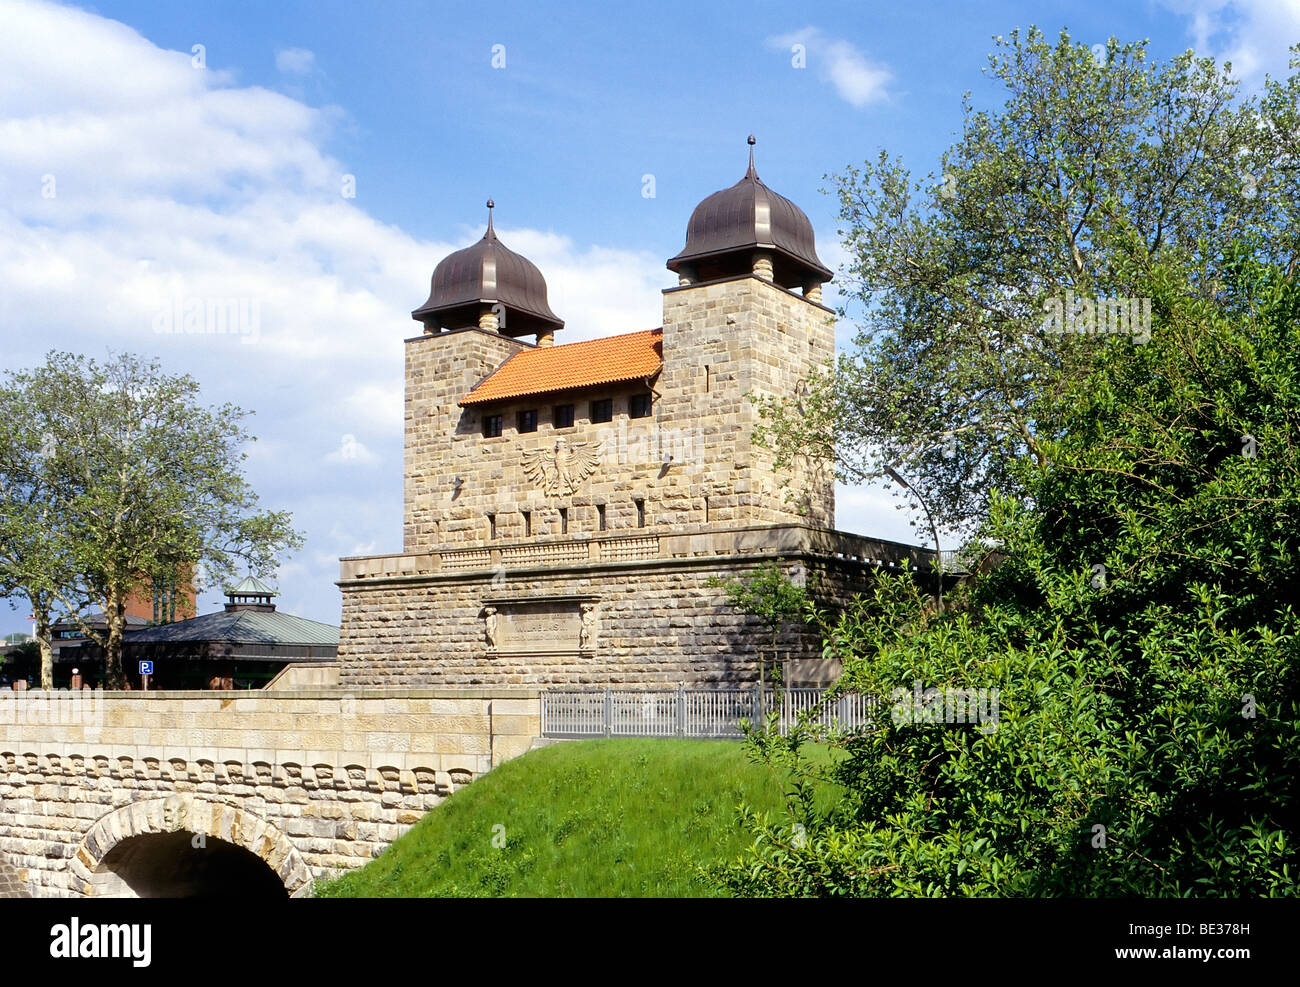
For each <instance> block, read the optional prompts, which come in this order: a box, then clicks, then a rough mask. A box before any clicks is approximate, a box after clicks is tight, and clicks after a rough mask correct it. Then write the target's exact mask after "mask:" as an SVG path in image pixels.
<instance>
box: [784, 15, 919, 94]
mask: <svg viewBox="0 0 1300 987" xmlns="http://www.w3.org/2000/svg"><path fill="white" fill-rule="evenodd" d="M767 43H768V45H769V46H770V47H772V48H784V49H787V50H789V49H791V48H792V47H793V46H794V45H803V46H804V50H805V52H806V55H807V64H808V66H809V67H811V68H814V69H815V70H816V72H817V75H818V78H820V79H822V80H823V81H825V82H829V83H830V84H831V85H833V86H834V87H835V91H836V92H837V93H839V95H840V98H841V99H843V100H844V101H845V102H847V103H849V104H851V105H852V106H856V107H858V108H859V109H860V108H862V107H864V106H868V105H870V104H871V103H877V102H881V101H883V100H885V99H888V97H889V93H888V91H887V86H888V85H889V83H890V82H891V81H892V80H893V78H894V76H893V73H892V72H890V71H889V69H888V68H887V67H886V66H884V65H878V64H876V63H874V62H872V61H871V60H870V59H868V58H867V56H866V55H864V54H863V53H862V52H861V51H859V50H858V48H857V47H856V46H855V45H853V44H852V43H851V42H849V41H844V40H843V39H840V38H832V37H830V36H828V35H827V34H826V33H825V32H824V31H822V30H821V29H819V28H815V27H805V28H801V29H800V30H798V31H794V32H792V33H790V34H783V35H779V36H777V37H774V38H769V39H768V42H767Z"/></svg>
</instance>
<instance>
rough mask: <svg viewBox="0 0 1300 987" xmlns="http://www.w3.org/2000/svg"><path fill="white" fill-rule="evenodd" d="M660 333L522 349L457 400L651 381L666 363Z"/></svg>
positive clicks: (480, 400) (497, 398)
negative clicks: (648, 379)
mask: <svg viewBox="0 0 1300 987" xmlns="http://www.w3.org/2000/svg"><path fill="white" fill-rule="evenodd" d="M663 339H664V331H663V330H662V329H647V330H645V331H643V332H629V333H625V334H623V335H621V336H606V337H605V338H604V339H591V340H587V341H586V342H582V343H564V344H563V345H561V346H540V347H538V348H536V349H529V350H522V351H520V352H518V353H516V354H515V355H514V356H512V357H510V359H508V360H506V362H505V363H503V364H501V366H499V367H498V368H497V369H496V370H495V371H493V372H492V373H491V374H490V375H489V376H488V377H487V378H486V379H484V380H483V382H482V383H480V384H479V385H478V386H477V387H475V388H474V389H473V390H472V391H470V392H469V393H468V394H467V395H465V396H464V397H463V398H461V399H460V405H461V407H465V406H467V405H472V404H487V403H489V402H492V401H506V400H509V399H511V398H521V397H526V396H528V395H530V394H550V393H552V392H555V391H572V390H577V389H578V388H584V387H596V386H598V385H600V384H613V383H616V382H617V381H622V380H639V379H642V378H645V377H653V376H654V375H655V374H657V373H659V371H660V370H661V369H662V368H663V365H664V356H663V353H664V345H663Z"/></svg>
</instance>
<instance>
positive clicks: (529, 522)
mask: <svg viewBox="0 0 1300 987" xmlns="http://www.w3.org/2000/svg"><path fill="white" fill-rule="evenodd" d="M632 503H634V504H635V505H636V526H637V527H638V528H644V527H645V498H644V497H637V498H635V499H634V500H633V501H632ZM519 513H520V514H522V515H523V518H524V537H525V538H528V537H531V536H532V533H533V512H532V511H520V512H519ZM487 521H488V537H489V538H496V536H497V516H496V515H495V514H489V515H488V516H487ZM596 530H597V531H607V530H609V529H608V526H607V525H606V522H605V505H604V504H597V505H596ZM568 533H569V509H568V508H567V507H561V508H560V534H562V535H567V534H568Z"/></svg>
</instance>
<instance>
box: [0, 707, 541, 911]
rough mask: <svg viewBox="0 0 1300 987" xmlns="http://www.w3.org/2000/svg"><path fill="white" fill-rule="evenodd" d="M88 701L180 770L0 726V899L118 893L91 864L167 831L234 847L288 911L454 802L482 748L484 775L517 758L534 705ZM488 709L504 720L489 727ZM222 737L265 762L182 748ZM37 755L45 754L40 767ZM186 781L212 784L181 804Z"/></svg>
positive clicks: (151, 758) (479, 762)
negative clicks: (382, 738)
mask: <svg viewBox="0 0 1300 987" xmlns="http://www.w3.org/2000/svg"><path fill="white" fill-rule="evenodd" d="M100 701H101V702H102V704H103V705H102V708H101V710H100V713H101V714H102V716H103V719H104V721H105V722H107V721H108V720H109V719H110V718H111V720H112V721H113V722H115V723H117V724H118V726H119V727H120V728H121V729H123V730H125V731H128V732H130V731H134V730H137V729H139V725H140V724H143V723H148V722H170V723H172V724H174V725H173V726H170V727H168V728H166V729H164V730H162V734H163V736H162V737H161V739H160V740H159V741H158V742H159V743H160V744H161V745H162V746H164V747H166V748H167V749H168V750H175V749H182V748H183V749H187V750H190V751H192V756H193V758H194V760H193V761H192V762H191V761H189V760H186V759H182V758H177V757H172V756H170V755H169V756H168V757H166V758H162V757H161V751H159V750H156V749H151V748H148V747H137V746H134V745H128V746H122V745H119V744H117V743H112V744H108V745H105V744H99V745H95V744H87V743H84V742H82V743H81V744H79V745H78V746H79V748H80V749H79V750H77V751H75V752H66V745H64V744H57V745H56V742H55V741H52V740H48V739H47V734H46V733H45V731H47V730H48V729H50V728H49V727H48V726H46V725H42V724H41V723H27V722H21V721H20V722H15V723H6V722H0V897H2V896H12V895H37V896H43V897H48V896H67V895H82V894H97V893H105V892H108V893H120V892H121V888H120V887H116V886H114V885H112V882H108V881H105V880H103V879H102V875H100V874H97V871H98V870H99V868H100V863H101V861H102V860H103V859H104V857H106V856H107V855H108V854H109V853H110V852H111V851H112V850H113V848H114V847H116V846H118V845H120V844H121V843H122V842H123V841H124V840H129V839H132V838H133V837H141V836H148V835H150V834H154V833H161V832H169V831H172V830H173V829H175V828H176V827H179V828H180V829H183V830H185V831H186V832H191V833H203V834H205V835H206V836H207V837H209V838H211V839H215V840H221V841H224V842H226V843H232V844H234V845H236V846H242V847H245V848H246V849H248V850H250V852H253V853H255V854H257V855H258V856H260V857H262V859H264V860H265V861H266V862H267V863H268V865H269V866H270V867H271V868H272V869H273V870H275V871H276V872H277V873H279V874H280V876H281V877H282V878H284V879H285V880H286V887H287V888H288V890H289V891H290V893H291V894H293V895H295V896H301V895H302V894H304V893H306V892H304V890H303V889H304V887H307V888H308V890H309V886H310V883H311V881H312V880H313V879H316V878H319V877H322V876H324V875H325V874H328V873H333V872H335V871H337V870H339V869H340V868H346V867H357V866H360V865H362V864H364V863H365V862H366V861H367V860H369V859H371V858H372V857H375V856H378V855H379V853H380V852H381V851H382V850H383V849H384V847H386V846H387V845H388V844H389V843H390V842H391V841H392V840H393V839H395V838H396V837H397V836H398V835H400V834H401V833H403V832H405V831H406V830H407V829H408V828H409V827H410V826H412V825H413V824H414V823H415V822H417V821H418V820H419V818H420V816H421V815H422V814H423V813H424V812H426V811H428V810H429V809H431V808H434V807H435V806H437V805H438V804H440V803H441V802H442V800H443V799H444V798H445V797H446V796H447V795H448V794H450V792H451V790H452V788H453V787H458V786H460V785H464V784H467V783H468V782H469V781H471V780H472V779H473V778H474V777H475V776H476V775H477V774H479V773H481V772H482V771H486V770H488V769H489V768H490V767H491V763H489V760H488V757H487V754H486V752H487V751H488V749H489V748H492V749H493V761H494V762H495V763H500V761H501V760H504V759H505V758H506V757H511V756H515V755H516V754H518V753H522V752H523V751H524V750H527V749H528V746H529V745H530V744H531V741H532V734H533V733H534V732H535V727H536V724H537V722H538V712H539V711H538V699H537V696H536V694H535V693H533V694H531V695H530V694H529V693H526V692H524V693H520V692H515V693H513V694H509V693H507V694H505V695H504V696H503V697H502V699H500V700H496V699H493V698H492V696H491V694H487V693H481V692H470V693H468V694H465V693H460V692H443V693H430V692H415V691H412V690H405V691H404V692H402V693H394V692H391V691H389V692H383V693H369V692H366V691H360V690H358V691H352V692H348V693H344V692H342V691H341V690H337V689H335V690H324V691H321V692H318V693H308V694H297V695H295V697H294V699H293V702H292V705H290V704H288V703H286V702H285V700H284V697H283V695H281V697H279V698H277V697H276V696H275V695H274V694H264V695H260V696H255V697H252V698H241V699H240V700H239V702H238V703H232V702H230V700H229V699H227V698H224V697H223V696H222V695H221V694H219V693H153V694H151V696H150V698H149V700H147V702H148V704H149V705H146V703H145V702H142V701H141V697H139V696H138V695H137V694H129V693H127V694H117V693H105V694H102V696H101V697H100ZM494 702H502V703H504V704H507V706H506V708H509V709H510V710H512V712H511V714H510V715H508V716H502V717H495V718H494V717H490V716H489V713H488V711H489V709H490V707H491V706H492V705H493V703H494ZM150 706H152V707H153V708H152V709H151V708H150ZM159 709H161V710H164V711H165V712H159V711H158V710H159ZM434 709H436V710H437V715H436V716H435V715H433V713H432V711H433V710H434ZM164 717H167V719H164ZM305 718H306V719H310V720H312V721H313V722H314V723H318V724H319V726H320V733H319V738H318V739H319V740H320V741H321V746H320V747H318V748H314V749H312V750H302V749H296V748H289V747H284V746H281V744H283V743H286V742H287V741H289V740H290V739H292V738H294V737H298V736H300V735H301V731H300V730H298V729H297V726H298V724H299V722H300V721H301V720H303V719H305ZM352 721H363V722H374V723H379V722H381V721H382V722H387V724H388V725H389V726H390V727H394V728H400V729H401V733H400V738H401V742H400V743H395V744H392V745H389V746H390V748H401V749H400V750H393V749H379V750H371V749H365V748H364V747H361V748H358V747H349V746H348V745H347V744H346V743H345V738H347V737H349V736H354V735H353V734H351V733H349V729H350V728H349V727H348V723H349V722H352ZM489 723H491V728H492V730H493V734H492V736H491V737H489V736H488V735H487V731H488V727H489ZM227 728H229V729H230V730H231V731H232V732H234V733H236V734H239V735H240V736H249V735H251V734H252V733H254V732H255V733H256V734H257V737H258V742H259V743H263V744H266V745H268V746H266V747H263V748H258V749H255V750H250V749H245V748H234V749H231V748H225V749H220V750H217V749H214V750H204V749H202V748H201V747H198V746H196V745H195V743H194V737H193V734H194V731H196V730H204V731H208V732H211V733H223V732H225V731H226V730H227ZM158 729H161V728H158ZM454 730H455V731H465V732H463V733H456V732H451V731H454ZM516 730H518V731H525V732H529V736H527V737H525V736H522V735H520V736H515V735H514V734H513V733H511V731H516ZM46 742H49V743H51V744H52V745H56V746H58V747H59V748H60V750H59V751H58V752H56V753H55V754H44V753H41V752H40V747H41V746H42V745H43V743H46ZM231 755H233V757H232V756H231ZM164 767H165V768H166V769H167V770H164ZM448 772H450V774H448ZM440 775H441V776H443V777H445V778H446V781H445V782H443V783H441V784H440V783H439V777H440ZM191 777H198V778H211V779H212V780H211V782H209V783H207V784H209V785H210V786H211V788H212V789H213V791H212V792H211V793H206V792H204V793H196V792H195V791H194V789H195V787H196V786H195V785H194V784H193V783H192V782H190V781H188V779H189V778H191ZM177 793H183V794H180V795H178V794H177ZM172 799H175V801H171V800H172ZM169 806H170V808H169ZM341 862H342V863H341ZM291 880H292V882H293V883H288V882H289V881H291ZM303 882H306V883H305V885H304V884H303Z"/></svg>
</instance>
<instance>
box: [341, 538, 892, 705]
mask: <svg viewBox="0 0 1300 987" xmlns="http://www.w3.org/2000/svg"><path fill="white" fill-rule="evenodd" d="M776 557H777V556H776V555H775V553H773V554H771V555H765V556H755V557H747V558H744V559H727V560H722V559H707V558H706V559H690V560H685V559H683V560H647V561H644V562H638V563H635V564H622V565H620V564H613V563H602V564H595V565H592V564H584V565H581V566H570V567H564V568H555V567H551V568H537V569H534V570H528V569H509V570H504V571H502V572H499V573H498V574H494V573H492V572H490V571H488V572H484V571H479V572H470V573H447V574H441V575H410V576H402V575H393V576H389V577H379V578H367V579H358V580H353V581H344V582H341V583H340V585H341V587H342V589H343V630H342V634H341V637H340V641H339V664H340V681H341V682H342V684H343V686H344V687H346V688H362V687H372V686H389V685H398V684H401V685H412V686H416V687H425V686H435V685H436V686H459V685H485V686H493V687H498V686H519V685H528V686H538V685H577V686H582V685H601V686H603V685H616V686H622V687H632V688H636V687H652V686H664V685H676V684H678V683H683V684H687V685H697V686H698V685H722V684H739V683H748V682H753V681H754V680H755V679H756V678H757V676H758V669H759V661H760V658H762V659H765V660H770V654H769V653H768V652H769V651H770V638H769V634H768V632H767V631H766V630H765V629H764V628H763V626H762V624H761V623H760V622H759V621H758V620H757V619H756V618H753V617H748V616H745V615H743V614H740V613H738V612H736V611H735V610H733V609H732V608H731V607H730V606H729V605H728V604H727V600H726V593H725V591H724V590H723V589H721V588H719V587H711V586H709V585H708V582H709V580H710V578H712V577H715V576H718V577H722V578H724V579H731V578H735V577H737V576H740V577H744V576H747V575H750V574H752V573H753V572H754V571H755V570H756V569H757V567H758V566H760V565H761V564H763V563H764V562H766V561H769V560H771V559H774V558H776ZM784 567H785V569H786V570H787V572H789V573H791V574H794V575H795V576H796V579H801V580H802V581H804V582H805V583H806V584H807V586H808V588H809V590H810V591H811V592H813V593H814V594H815V595H817V596H818V598H819V599H820V600H822V602H823V603H824V604H825V605H828V606H842V605H843V604H844V603H846V602H847V601H848V599H849V598H850V597H851V596H852V595H853V594H854V593H860V592H863V591H864V590H865V588H866V586H867V581H868V580H869V579H870V578H871V576H870V573H871V571H872V570H871V568H870V567H868V566H865V565H863V564H861V563H858V562H851V561H847V560H831V559H825V558H817V557H808V558H801V557H799V556H798V555H797V554H796V553H792V554H791V555H790V556H789V557H786V558H784ZM800 572H801V573H802V575H801V576H800V575H799V573H800ZM564 597H570V598H571V597H583V598H587V599H590V600H592V601H594V602H596V613H597V619H598V631H597V635H596V642H595V648H594V649H593V650H592V651H591V652H579V651H578V650H577V649H576V644H575V645H571V648H572V650H548V651H533V652H527V653H525V652H519V653H506V652H501V653H490V652H489V650H488V647H487V642H486V638H485V636H484V622H483V620H482V619H481V612H482V610H483V608H484V606H485V604H486V603H488V602H490V601H493V600H497V599H503V598H507V599H509V598H515V599H531V600H544V599H554V598H564ZM820 646H821V641H820V638H819V636H818V634H817V632H816V631H815V630H813V629H811V628H796V629H791V630H790V631H789V632H787V633H785V634H783V635H782V637H781V639H780V641H779V645H778V650H779V651H780V653H781V655H782V656H783V657H788V658H813V657H817V656H819V655H820V653H821V651H820Z"/></svg>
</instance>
